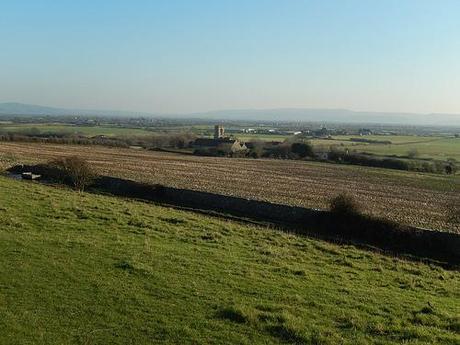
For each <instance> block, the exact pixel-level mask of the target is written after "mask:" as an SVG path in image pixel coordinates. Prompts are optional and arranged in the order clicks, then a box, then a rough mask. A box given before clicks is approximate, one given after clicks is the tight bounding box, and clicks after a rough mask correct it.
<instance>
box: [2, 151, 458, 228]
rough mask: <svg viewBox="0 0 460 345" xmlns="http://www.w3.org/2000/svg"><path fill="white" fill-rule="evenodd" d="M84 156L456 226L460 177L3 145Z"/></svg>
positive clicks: (107, 170) (253, 191)
mask: <svg viewBox="0 0 460 345" xmlns="http://www.w3.org/2000/svg"><path fill="white" fill-rule="evenodd" d="M65 155H78V156H82V157H84V158H86V159H88V160H89V161H90V162H91V163H92V164H93V165H94V167H95V168H96V169H97V170H98V172H99V173H101V174H106V175H111V176H117V177H123V178H130V179H133V180H138V181H144V182H150V183H160V184H164V185H168V186H174V187H180V188H188V189H195V190H201V191H209V192H215V193H221V194H226V195H234V196H241V197H246V198H254V199H260V200H266V201H272V202H278V203H284V204H291V205H298V206H306V207H313V208H326V207H327V204H328V201H329V200H330V199H331V198H332V197H333V196H335V195H337V194H338V193H341V192H348V193H350V194H353V195H355V196H356V197H357V198H358V199H359V200H360V202H361V203H362V204H363V206H364V208H365V210H366V212H368V213H370V214H374V215H378V216H383V217H386V218H390V219H394V220H397V221H399V222H402V223H405V224H411V225H416V226H421V227H426V228H433V229H440V230H447V231H456V232H459V231H460V230H459V229H458V226H457V227H456V226H455V225H454V224H451V223H449V222H448V221H447V215H446V209H447V205H449V204H453V203H460V177H459V176H455V177H452V176H451V177H448V176H441V175H439V176H438V175H429V174H418V173H412V172H400V171H394V170H386V169H373V168H366V167H356V166H345V165H334V164H322V163H316V162H301V161H287V160H262V159H260V160H252V159H230V158H215V157H197V156H189V155H180V154H172V153H163V152H153V151H145V150H134V149H119V148H107V147H98V146H69V145H52V144H31V143H0V164H1V165H2V166H3V167H6V166H9V165H14V164H17V163H35V162H43V161H46V160H48V159H51V158H54V157H59V156H65Z"/></svg>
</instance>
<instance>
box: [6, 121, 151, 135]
mask: <svg viewBox="0 0 460 345" xmlns="http://www.w3.org/2000/svg"><path fill="white" fill-rule="evenodd" d="M31 130H33V131H38V133H50V132H51V133H64V134H80V135H83V136H88V137H92V136H96V135H106V136H125V135H126V136H128V135H129V136H146V135H152V134H153V133H152V132H150V131H147V130H144V129H141V128H122V127H108V126H93V127H90V126H74V125H63V124H25V125H0V132H7V133H8V132H13V133H28V132H30V131H31Z"/></svg>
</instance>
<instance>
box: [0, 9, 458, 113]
mask: <svg viewBox="0 0 460 345" xmlns="http://www.w3.org/2000/svg"><path fill="white" fill-rule="evenodd" d="M458 13H460V3H459V2H457V1H443V2H442V3H436V2H433V1H428V0H420V1H416V0H407V1H385V2H382V3H377V2H375V3H374V2H373V3H369V2H366V1H362V0H361V1H358V0H355V1H347V2H343V1H338V0H336V1H321V2H319V1H299V2H289V3H287V2H286V3H284V2H283V3H282V2H279V1H274V0H269V1H263V2H262V1H251V2H248V1H241V0H239V1H222V2H218V3H217V2H213V1H196V2H193V4H191V3H190V2H187V1H185V0H175V1H155V3H152V2H149V1H145V0H139V1H136V3H132V2H126V1H121V0H120V1H104V0H101V1H98V2H90V1H88V0H84V1H80V2H78V3H74V2H71V1H68V0H66V1H61V2H59V3H56V2H53V1H51V0H43V1H40V2H36V1H31V0H29V1H27V0H26V1H21V2H14V3H13V2H10V3H7V4H1V5H0V39H1V41H2V49H1V51H0V66H1V67H0V80H1V81H2V83H0V100H1V101H4V102H19V103H26V104H39V105H43V106H52V107H59V108H78V109H104V110H105V109H107V110H125V111H135V112H146V113H164V114H183V113H199V112H210V111H214V110H237V109H254V110H256V109H262V110H263V109H285V108H290V109H292V108H294V109H299V108H309V109H318V108H319V109H347V110H352V111H356V112H381V113H411V114H432V113H443V114H460V99H459V98H458V96H457V95H458V91H459V90H460V42H459V41H458V39H456V37H459V36H460V22H459V21H458V20H457V18H456V17H457V14H458Z"/></svg>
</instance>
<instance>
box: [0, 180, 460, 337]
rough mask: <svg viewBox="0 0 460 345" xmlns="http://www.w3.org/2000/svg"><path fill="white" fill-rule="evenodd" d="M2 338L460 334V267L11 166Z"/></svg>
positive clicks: (5, 197) (0, 186) (0, 287)
mask: <svg viewBox="0 0 460 345" xmlns="http://www.w3.org/2000/svg"><path fill="white" fill-rule="evenodd" d="M0 224H1V226H0V253H1V255H0V267H1V268H2V272H1V274H0V344H12V345H13V344H152V343H165V344H278V343H291V344H294V343H296V344H371V343H374V344H401V343H404V344H459V342H460V290H459V289H458V287H459V286H460V273H459V272H458V271H446V270H443V269H441V268H439V267H437V266H433V265H428V264H423V263H416V262H409V261H404V260H402V259H397V258H393V257H390V256H383V255H381V254H377V253H373V252H368V251H363V250H359V249H356V248H354V247H352V246H339V245H333V244H329V243H326V242H323V241H319V240H313V239H307V238H303V237H298V236H295V235H290V234H286V233H282V232H278V231H275V230H270V229H266V228H261V227H256V226H249V225H243V224H239V223H235V222H231V221H225V220H221V219H216V218H210V217H206V216H202V215H198V214H194V213H190V212H183V211H177V210H172V209H168V208H164V207H158V206H153V205H150V204H145V203H140V202H135V201H129V200H123V199H117V198H113V197H107V196H98V195H91V194H86V193H82V194H79V193H76V192H73V191H70V190H67V189H60V188H54V187H49V186H44V185H39V184H35V183H28V182H22V181H15V180H11V179H8V178H5V177H0Z"/></svg>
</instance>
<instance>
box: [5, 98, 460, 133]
mask: <svg viewBox="0 0 460 345" xmlns="http://www.w3.org/2000/svg"><path fill="white" fill-rule="evenodd" d="M0 115H26V116H35V115H37V116H44V115H74V116H115V117H139V116H142V117H158V118H176V119H180V118H184V119H185V118H186V119H208V120H226V121H232V120H246V121H248V120H252V121H275V122H281V121H305V122H325V123H334V122H335V123H369V124H379V123H380V124H395V125H419V126H455V127H460V115H455V114H411V113H385V112H365V111H352V110H347V109H309V108H296V109H295V108H280V109H237V110H217V111H210V112H200V113H190V114H153V113H146V112H135V111H111V110H90V109H64V108H53V107H45V106H39V105H30V104H22V103H0Z"/></svg>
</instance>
